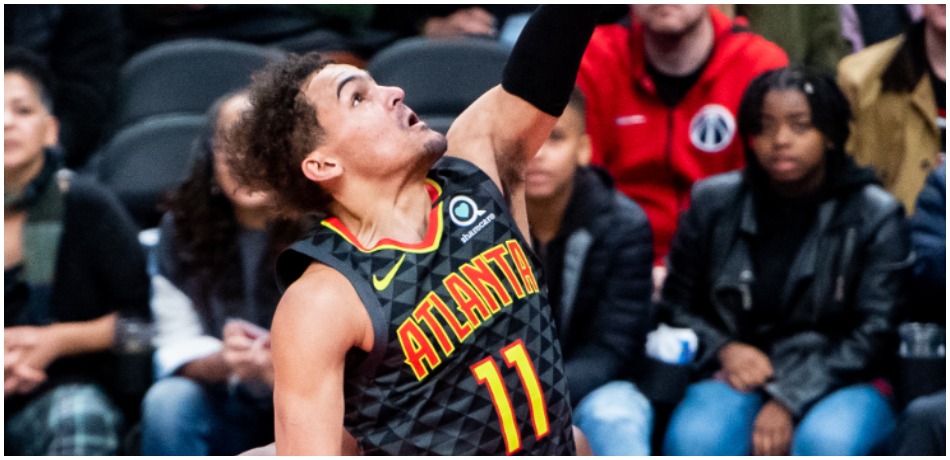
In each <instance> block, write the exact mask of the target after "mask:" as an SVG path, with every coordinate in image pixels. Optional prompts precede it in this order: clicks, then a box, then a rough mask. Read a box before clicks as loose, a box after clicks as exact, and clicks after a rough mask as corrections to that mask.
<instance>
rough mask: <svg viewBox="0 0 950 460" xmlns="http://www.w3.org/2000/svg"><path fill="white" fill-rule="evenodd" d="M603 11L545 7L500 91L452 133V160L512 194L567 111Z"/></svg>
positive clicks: (517, 50) (471, 110)
mask: <svg viewBox="0 0 950 460" xmlns="http://www.w3.org/2000/svg"><path fill="white" fill-rule="evenodd" d="M600 10H601V7H598V6H577V5H543V6H541V7H539V8H538V9H537V10H536V11H535V13H534V14H533V15H532V16H531V19H530V20H528V23H527V24H526V25H525V28H524V30H523V31H522V33H521V35H520V36H519V38H518V42H517V43H516V44H515V47H514V49H513V50H512V52H511V56H510V57H509V59H508V63H507V65H506V67H505V71H504V74H503V77H502V83H501V85H500V86H496V87H495V88H492V89H491V90H489V91H488V92H487V93H485V94H484V95H483V96H482V97H480V98H479V99H478V100H476V101H475V102H474V103H473V104H472V105H471V106H469V108H468V109H466V110H465V111H464V112H463V113H462V114H461V115H459V117H458V119H456V121H455V123H453V125H452V127H451V128H450V129H449V132H448V136H447V137H448V140H449V150H448V152H447V154H448V155H451V156H456V157H460V158H464V159H466V160H468V161H471V162H472V163H474V164H476V165H477V166H479V167H480V168H481V169H482V170H483V171H485V172H486V173H488V175H489V176H491V178H492V179H493V180H494V181H495V182H496V183H497V184H498V186H499V187H500V188H501V189H502V190H503V191H505V192H506V194H509V195H510V192H511V189H512V188H513V187H514V188H517V187H520V182H521V176H522V172H523V169H524V165H525V164H526V163H527V162H528V160H530V159H531V158H532V157H533V156H534V155H535V153H536V152H537V151H538V149H539V148H540V147H541V144H543V143H544V140H545V139H547V137H548V134H549V133H550V131H551V130H552V129H553V128H554V124H555V123H556V122H557V118H558V117H559V116H560V115H561V113H562V112H563V111H564V107H566V106H567V101H568V98H569V97H570V94H571V90H572V88H573V87H574V82H575V80H576V78H577V69H578V67H579V66H580V61H581V57H582V56H583V54H584V50H585V49H586V48H587V42H588V40H589V39H590V36H591V34H592V33H593V31H594V26H595V25H596V21H597V17H598V16H599V14H600Z"/></svg>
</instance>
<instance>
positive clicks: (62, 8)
mask: <svg viewBox="0 0 950 460" xmlns="http://www.w3.org/2000/svg"><path fill="white" fill-rule="evenodd" d="M3 12H4V17H3V25H4V30H3V38H4V43H5V44H6V46H19V47H23V48H27V49H29V50H31V51H33V52H34V53H36V54H37V55H39V56H40V57H41V58H42V59H43V61H44V62H45V63H46V65H48V66H49V67H50V68H51V69H52V72H53V74H54V75H55V76H56V81H57V85H56V88H52V89H51V91H52V93H53V101H54V105H55V109H54V112H55V113H54V114H55V115H56V117H57V118H58V119H59V120H60V123H61V126H60V143H61V144H62V146H63V147H64V148H65V151H66V167H68V168H71V169H78V168H80V167H81V166H83V165H84V164H85V163H86V160H87V159H88V158H89V155H91V154H92V152H93V151H94V150H95V149H96V148H97V147H98V146H99V144H100V143H101V142H102V140H103V139H102V136H103V126H104V123H103V122H102V121H103V120H105V119H107V118H108V117H109V115H110V114H111V110H112V98H113V94H114V91H115V86H116V81H117V78H118V75H119V65H120V62H121V59H122V41H121V40H122V36H123V34H122V20H121V15H120V11H119V7H118V6H117V5H48V4H33V5H4V7H3Z"/></svg>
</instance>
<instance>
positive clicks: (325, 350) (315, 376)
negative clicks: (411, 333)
mask: <svg viewBox="0 0 950 460" xmlns="http://www.w3.org/2000/svg"><path fill="white" fill-rule="evenodd" d="M372 340H373V333H372V325H371V323H370V319H369V314H368V313H367V312H366V310H365V308H364V307H363V304H362V303H361V302H360V300H359V296H358V295H357V294H356V291H355V290H354V289H353V287H352V285H350V283H349V282H348V281H347V280H346V278H344V277H343V276H342V275H340V274H339V273H338V272H336V271H334V270H332V269H330V268H328V267H326V266H323V265H319V264H313V265H311V266H310V268H308V269H307V271H306V272H305V273H304V274H303V276H301V277H300V279H298V280H297V281H296V282H295V283H294V284H292V285H291V286H290V287H289V288H288V289H287V291H286V293H284V296H283V297H282V298H281V300H280V303H279V304H278V306H277V312H276V313H275V315H274V321H273V324H272V325H271V346H272V350H273V359H274V409H275V426H274V429H275V439H276V447H277V449H276V451H277V454H278V455H341V454H342V447H343V440H344V439H346V435H345V431H344V429H343V414H344V404H343V369H344V361H345V357H346V354H347V352H349V351H350V349H352V348H353V347H358V348H361V349H363V350H366V351H369V350H370V349H371V348H372V345H373V343H372Z"/></svg>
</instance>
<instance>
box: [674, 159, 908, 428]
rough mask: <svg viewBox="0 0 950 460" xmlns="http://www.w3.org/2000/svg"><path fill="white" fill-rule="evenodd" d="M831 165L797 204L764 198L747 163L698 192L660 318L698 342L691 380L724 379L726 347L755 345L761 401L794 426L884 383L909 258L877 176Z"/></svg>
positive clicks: (677, 244) (897, 209)
mask: <svg viewBox="0 0 950 460" xmlns="http://www.w3.org/2000/svg"><path fill="white" fill-rule="evenodd" d="M827 166H828V169H827V174H826V180H825V183H824V185H823V186H822V187H821V188H820V190H819V191H818V192H817V193H815V194H814V195H813V196H812V197H811V198H808V199H805V200H800V201H798V202H790V201H788V200H782V199H781V198H778V197H777V196H775V195H772V194H771V192H770V191H768V189H769V187H768V185H767V184H766V183H765V181H766V180H767V179H766V178H765V176H764V172H763V171H762V170H761V168H759V167H758V165H757V163H756V162H755V161H754V160H752V161H750V162H749V167H747V169H746V170H745V171H743V172H731V173H726V174H722V175H718V176H713V177H711V178H708V179H706V180H703V181H700V182H697V183H696V185H695V186H694V188H693V191H692V202H691V203H692V204H691V206H690V208H689V209H688V210H687V211H686V212H685V213H684V214H683V215H682V216H681V218H680V223H679V226H678V228H677V232H676V235H675V237H674V239H673V244H672V247H671V252H670V256H669V264H668V266H667V268H668V270H669V274H668V277H667V279H666V282H665V285H664V288H663V300H662V303H661V319H663V320H666V321H669V322H670V323H671V324H673V325H674V326H679V327H689V328H692V329H693V330H694V331H695V332H696V333H697V335H698V336H699V341H700V347H699V353H698V355H697V359H696V361H695V363H694V366H695V367H694V369H695V373H694V378H696V379H702V378H708V377H710V376H712V374H713V373H714V372H716V371H717V370H718V369H720V367H721V366H720V363H719V359H718V352H719V350H720V349H721V348H722V347H723V346H724V345H726V344H727V343H729V342H734V341H737V342H742V343H748V344H752V345H754V346H756V347H758V348H759V349H760V350H762V351H763V352H764V353H765V354H766V355H767V356H768V357H769V360H770V361H771V364H772V367H773V369H774V379H772V380H771V381H770V382H769V383H767V384H766V385H765V387H764V391H765V393H767V394H768V396H769V397H771V398H773V399H775V400H777V401H778V402H780V403H782V404H783V405H784V406H786V407H787V408H789V409H790V410H791V411H792V413H793V414H794V415H795V416H796V417H801V416H802V415H803V414H804V413H805V412H806V411H807V410H808V408H809V407H811V405H812V404H814V403H815V402H817V401H818V400H819V399H821V398H822V397H824V396H825V395H827V394H829V393H831V392H832V391H834V390H836V389H839V388H842V387H844V386H847V385H851V384H856V383H860V382H868V381H870V380H872V379H874V378H875V377H881V376H885V375H886V374H887V371H888V368H889V367H890V365H891V357H892V356H893V354H894V351H895V350H896V349H897V348H896V333H895V331H896V324H895V323H896V315H897V313H898V310H899V308H900V306H901V305H902V303H903V302H904V298H905V295H906V293H905V282H906V279H905V278H906V276H907V274H908V267H909V265H910V259H911V256H910V249H909V237H908V232H907V229H906V226H905V222H904V217H903V208H902V207H901V205H900V203H899V202H898V201H897V200H896V199H894V198H893V197H892V196H891V195H889V194H888V193H886V192H885V191H884V190H883V189H882V188H881V187H880V186H878V185H877V184H876V183H875V180H874V176H873V173H871V172H870V171H868V170H866V169H862V168H859V167H857V166H856V165H855V164H854V163H853V162H852V161H851V160H850V158H848V157H846V156H844V155H843V154H841V155H832V156H829V161H828V165H827ZM765 219H779V220H781V219H784V220H785V222H780V223H778V224H777V223H775V222H772V221H765Z"/></svg>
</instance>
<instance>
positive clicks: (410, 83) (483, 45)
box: [83, 38, 510, 228]
mask: <svg viewBox="0 0 950 460" xmlns="http://www.w3.org/2000/svg"><path fill="white" fill-rule="evenodd" d="M509 51H510V50H509V48H508V47H507V46H505V45H503V44H500V43H498V42H496V41H492V40H487V39H476V38H462V39H446V40H432V39H426V38H410V39H405V40H402V41H399V42H396V43H394V44H393V45H391V46H390V47H388V48H386V49H384V50H381V51H380V52H379V53H377V54H376V55H375V56H374V58H373V59H372V60H371V61H370V62H369V63H368V65H367V70H368V71H369V72H370V74H371V75H373V77H374V78H375V79H376V81H377V82H378V83H379V84H382V85H394V86H400V87H402V88H403V89H405V91H406V104H408V105H409V106H410V107H412V108H413V110H415V111H416V113H417V114H419V116H420V118H422V119H423V120H425V121H426V122H427V123H428V124H429V126H430V127H432V128H433V129H435V130H437V131H440V132H442V133H445V132H446V131H447V130H448V127H449V125H451V123H452V121H453V120H454V119H455V117H456V116H457V115H458V114H459V113H461V111H462V110H464V109H465V107H467V106H468V105H469V104H471V103H472V102H473V101H474V100H475V99H476V98H478V96H480V95H481V94H482V93H484V92H485V91H486V90H488V89H489V88H491V87H493V86H495V85H497V84H498V83H499V82H500V81H501V74H502V69H503V68H504V64H505V62H506V61H507V58H508V54H509ZM285 57H286V54H285V53H284V52H283V51H281V50H278V49H275V48H265V47H260V46H256V45H251V44H247V43H240V42H230V41H224V40H213V39H185V40H176V41H170V42H166V43H162V44H159V45H156V46H154V47H152V48H149V49H147V50H144V51H142V52H141V53H139V54H137V55H136V56H133V57H132V59H130V60H129V61H128V62H127V63H126V64H125V65H124V66H123V68H122V69H121V72H120V76H119V85H118V100H117V104H116V110H115V112H114V116H113V117H112V119H111V120H108V121H107V123H108V126H109V129H108V132H109V133H110V135H109V141H108V142H106V143H105V145H104V146H103V147H102V148H101V149H100V150H99V151H97V152H96V153H95V155H94V156H93V157H92V159H91V161H90V162H89V164H88V165H87V166H86V167H85V168H84V169H83V172H85V173H89V174H93V175H95V176H96V177H97V178H98V180H99V181H100V182H102V183H103V184H105V185H106V186H107V187H109V188H111V189H112V190H113V191H115V192H116V194H117V195H118V196H119V199H120V200H122V202H123V203H124V204H125V205H126V207H127V208H128V209H129V211H130V212H131V213H132V215H133V217H134V218H135V220H136V221H137V222H138V224H139V225H140V226H141V227H142V228H149V227H153V226H155V225H157V223H158V220H159V218H160V217H161V211H160V209H159V206H158V205H159V203H160V202H161V200H162V199H163V196H164V193H165V192H166V191H167V190H170V189H171V188H173V187H175V186H176V185H178V184H180V183H181V182H182V181H183V180H184V179H185V177H186V175H187V171H188V170H189V167H190V164H191V161H190V157H191V152H192V150H193V149H192V144H193V143H194V141H195V139H197V138H198V135H199V133H200V131H201V129H202V128H203V126H204V114H205V112H206V111H207V109H208V108H209V107H210V106H211V104H212V103H213V102H214V101H215V100H217V99H218V98H219V97H221V96H222V95H224V94H227V93H229V92H232V91H234V90H236V89H239V88H241V87H243V86H246V85H247V84H249V83H250V76H251V74H252V73H253V72H254V71H256V70H258V69H260V68H262V67H264V66H265V65H266V64H267V63H268V62H271V61H277V60H281V59H284V58H285Z"/></svg>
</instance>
